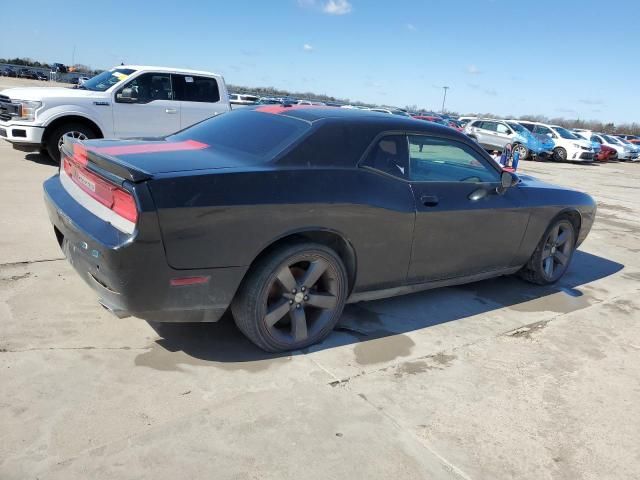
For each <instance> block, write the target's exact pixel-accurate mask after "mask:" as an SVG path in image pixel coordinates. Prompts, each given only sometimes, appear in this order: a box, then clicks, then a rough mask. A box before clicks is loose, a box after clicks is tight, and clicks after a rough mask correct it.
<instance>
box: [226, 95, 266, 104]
mask: <svg viewBox="0 0 640 480" xmlns="http://www.w3.org/2000/svg"><path fill="white" fill-rule="evenodd" d="M258 100H260V97H258V96H257V95H249V94H247V93H230V94H229V102H230V103H231V105H255V104H256V103H257V102H258Z"/></svg>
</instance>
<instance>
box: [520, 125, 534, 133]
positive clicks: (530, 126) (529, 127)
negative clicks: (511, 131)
mask: <svg viewBox="0 0 640 480" xmlns="http://www.w3.org/2000/svg"><path fill="white" fill-rule="evenodd" d="M520 125H522V126H523V127H524V128H526V129H527V130H529V131H530V132H533V131H534V130H535V125H531V124H530V123H521V124H520Z"/></svg>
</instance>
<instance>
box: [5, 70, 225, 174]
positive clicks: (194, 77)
mask: <svg viewBox="0 0 640 480" xmlns="http://www.w3.org/2000/svg"><path fill="white" fill-rule="evenodd" d="M229 110H230V106H229V100H228V96H227V88H226V85H225V83H224V79H223V78H222V77H221V76H220V75H216V74H215V73H209V72H198V71H194V70H182V69H176V68H166V67H145V66H135V65H130V66H120V67H116V68H114V69H111V70H108V71H105V72H102V73H101V74H100V75H97V76H95V77H93V78H91V79H90V80H87V81H86V82H85V83H84V84H83V85H82V86H80V87H79V88H76V89H71V88H43V87H23V88H10V89H7V90H3V91H2V92H0V138H4V139H5V140H7V141H9V142H11V143H12V144H13V146H14V148H17V149H19V150H24V151H34V150H35V151H37V150H39V149H41V148H46V149H47V151H48V152H49V155H50V156H51V158H53V159H54V160H56V161H57V160H59V158H60V151H59V149H60V147H61V146H62V142H63V140H64V138H65V137H67V136H71V137H74V138H78V139H81V140H85V139H89V138H115V137H117V138H131V137H157V136H163V135H168V134H170V133H174V132H177V131H178V130H181V129H183V128H186V127H188V126H190V125H193V124H194V123H197V122H200V121H202V120H205V119H207V118H209V117H212V116H214V115H217V114H219V113H223V112H227V111H229Z"/></svg>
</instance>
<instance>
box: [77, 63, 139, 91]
mask: <svg viewBox="0 0 640 480" xmlns="http://www.w3.org/2000/svg"><path fill="white" fill-rule="evenodd" d="M133 72H135V70H133V69H131V68H114V69H113V70H109V71H106V72H102V73H101V74H99V75H96V76H95V77H93V78H90V79H89V80H85V82H84V83H83V84H82V88H85V89H87V90H93V91H94V92H104V91H106V90H108V89H109V88H111V87H113V86H114V85H115V84H116V83H118V82H121V81H122V80H124V79H126V78H127V77H128V76H129V75H131V74H132V73H133Z"/></svg>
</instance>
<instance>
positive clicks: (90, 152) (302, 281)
mask: <svg viewBox="0 0 640 480" xmlns="http://www.w3.org/2000/svg"><path fill="white" fill-rule="evenodd" d="M247 132H252V135H247ZM343 137H346V138H348V139H349V141H348V142H337V141H335V139H336V138H343ZM62 148H63V164H62V168H61V169H60V172H59V173H58V174H56V175H55V176H53V177H52V178H50V179H49V180H47V181H46V182H45V184H44V190H45V202H46V205H47V209H48V213H49V217H50V219H51V222H52V223H53V226H54V232H55V236H56V238H57V240H58V242H59V244H60V246H61V247H62V249H63V251H64V252H65V255H66V257H67V258H68V259H69V261H70V263H71V264H72V265H73V267H74V268H75V269H76V270H77V272H78V273H79V274H80V276H81V277H82V278H83V279H84V280H85V281H86V282H87V283H88V284H89V285H90V286H91V287H92V288H93V289H94V290H95V291H96V292H97V294H98V296H99V298H100V303H102V304H103V305H104V306H105V307H107V308H108V309H110V310H111V311H113V312H114V313H116V314H118V315H120V316H126V315H134V316H138V317H141V318H147V319H151V320H159V321H161V320H165V321H172V322H175V321H179V320H191V321H192V320H199V321H217V320H218V319H219V318H220V317H221V316H222V315H223V314H224V312H226V311H227V310H228V309H229V307H230V309H231V313H232V314H233V317H234V319H235V322H236V324H237V325H238V327H239V328H240V330H241V331H242V332H244V334H245V335H246V336H247V337H248V338H249V339H250V340H251V341H252V342H254V343H255V344H256V345H258V346H259V347H260V348H263V349H264V350H267V351H285V350H295V349H300V348H304V347H306V346H309V345H311V344H313V343H316V342H318V341H321V340H322V339H323V338H325V337H326V336H327V335H329V333H330V332H331V330H332V329H333V328H334V326H335V325H336V323H337V321H338V319H339V318H340V315H341V312H342V309H343V306H344V304H345V303H346V302H357V301H362V300H370V299H376V298H384V297H388V296H394V295H400V294H404V293H409V292H416V291H420V290H425V289H429V288H434V287H439V286H444V285H454V284H459V283H463V282H469V281H478V280H481V279H485V278H490V277H496V276H499V275H505V274H512V273H516V272H520V275H521V277H522V278H524V279H525V280H527V281H530V282H533V283H536V284H540V285H548V284H551V283H554V282H556V281H557V280H558V279H560V278H561V277H562V275H563V274H564V273H565V272H566V271H567V268H568V267H569V264H570V262H571V258H572V255H573V252H574V250H575V248H576V247H577V246H579V245H580V244H581V243H582V241H583V240H584V239H585V238H586V236H587V234H588V233H589V230H590V229H591V226H592V224H593V221H594V218H595V212H596V206H595V202H594V201H593V199H592V198H591V197H590V196H589V195H587V194H585V193H581V192H578V191H574V190H567V189H564V188H562V187H556V186H552V185H549V184H546V183H542V182H539V181H537V180H535V179H534V178H532V177H528V176H527V177H522V178H518V177H517V176H516V175H515V174H513V173H509V172H503V171H502V170H501V169H500V168H499V166H498V165H497V164H496V163H495V162H494V161H493V160H492V159H491V158H490V157H489V155H488V154H487V153H486V152H485V151H484V150H483V149H482V148H480V147H479V146H478V145H477V144H476V143H475V142H473V141H471V140H470V139H469V138H467V137H466V136H464V135H462V134H460V133H458V132H455V131H453V130H451V129H449V128H443V127H441V126H439V125H435V124H433V123H429V122H418V121H415V120H412V119H410V118H406V117H401V116H398V115H379V114H372V113H369V112H359V111H356V110H349V109H339V108H319V107H305V106H293V107H284V106H283V107H281V108H275V107H273V106H264V107H257V108H256V109H255V110H254V109H240V110H234V111H232V112H230V113H228V114H225V115H220V116H218V117H215V118H212V119H210V120H207V121H205V122H202V123H199V124H197V125H194V126H193V127H190V128H187V129H186V130H183V131H181V132H179V133H177V134H174V135H170V136H168V137H165V138H161V139H155V140H144V139H137V140H110V141H107V140H92V141H86V142H78V141H76V140H75V139H71V138H66V139H65V142H64V144H63V147H62ZM371 192H376V194H375V195H371ZM505 225H508V228H505ZM372 239H375V241H372ZM391 244H393V248H389V245H391ZM212 246H213V247H212Z"/></svg>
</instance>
